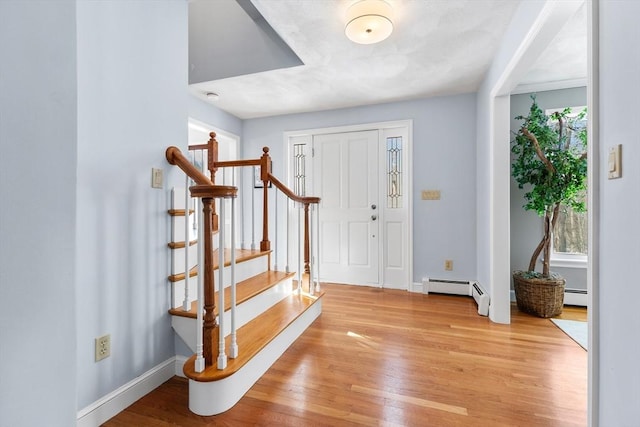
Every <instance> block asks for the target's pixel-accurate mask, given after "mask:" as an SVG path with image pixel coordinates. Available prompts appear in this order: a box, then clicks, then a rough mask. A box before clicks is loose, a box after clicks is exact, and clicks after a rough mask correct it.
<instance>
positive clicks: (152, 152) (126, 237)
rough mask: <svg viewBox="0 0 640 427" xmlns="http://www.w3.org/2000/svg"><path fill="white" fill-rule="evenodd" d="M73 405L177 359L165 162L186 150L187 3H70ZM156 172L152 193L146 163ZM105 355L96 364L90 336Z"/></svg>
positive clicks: (176, 176) (175, 174)
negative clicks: (74, 100) (74, 91)
mask: <svg viewBox="0 0 640 427" xmlns="http://www.w3.org/2000/svg"><path fill="white" fill-rule="evenodd" d="M77 20H78V171H77V173H78V188H77V195H78V197H77V209H76V216H77V227H76V235H77V242H76V244H77V249H78V250H77V258H76V265H77V272H76V278H77V279H76V280H77V283H78V286H77V294H76V298H77V301H78V309H77V330H78V340H77V376H78V379H79V381H78V387H77V390H78V409H82V408H84V407H86V406H87V405H89V404H91V403H93V402H95V401H96V400H97V399H99V398H101V397H103V396H104V395H106V394H107V393H109V392H111V391H114V390H115V389H116V388H118V387H119V386H122V385H123V384H125V383H127V382H128V381H131V380H133V379H134V378H136V377H137V376H139V375H141V374H142V373H144V372H146V371H148V370H149V369H151V368H152V367H154V366H156V365H158V364H159V363H161V362H164V361H165V360H167V359H169V358H171V357H173V356H174V354H175V353H174V340H173V331H172V330H171V324H170V319H169V315H168V313H167V309H168V307H169V306H170V303H169V301H170V288H169V284H168V282H167V276H168V275H169V251H168V250H167V242H168V241H169V240H168V239H169V219H168V216H167V213H166V211H167V209H168V207H169V189H170V187H171V185H172V184H178V183H182V182H183V181H182V176H183V175H182V174H181V172H179V170H178V169H177V168H175V167H173V166H170V165H169V164H168V163H167V161H166V160H165V157H164V152H165V149H166V147H168V146H170V145H176V146H178V147H180V148H182V149H183V150H185V149H186V146H187V111H188V110H187V100H188V92H187V65H186V64H187V45H188V43H187V2H185V1H183V0H163V1H154V0H147V1H136V2H121V1H101V2H84V1H81V2H78V4H77ZM152 167H157V168H162V169H164V176H165V185H164V189H162V190H158V189H152V188H151V186H150V183H151V168H152ZM107 333H109V334H111V343H112V344H111V346H112V353H111V357H109V358H107V359H104V360H103V361H101V362H97V363H96V362H94V347H93V346H94V338H95V337H97V336H100V335H102V334H107Z"/></svg>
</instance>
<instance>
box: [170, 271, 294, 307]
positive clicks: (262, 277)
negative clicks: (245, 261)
mask: <svg viewBox="0 0 640 427" xmlns="http://www.w3.org/2000/svg"><path fill="white" fill-rule="evenodd" d="M293 275H294V273H285V272H283V271H265V272H264V273H260V274H258V275H257V276H253V277H250V278H249V279H247V280H243V281H242V282H239V283H238V284H237V285H236V304H237V305H240V304H242V303H243V302H244V301H247V300H249V299H251V298H253V297H254V296H256V295H258V294H260V293H262V292H264V291H265V290H267V289H269V288H271V287H272V286H273V285H275V284H277V283H280V282H281V281H283V280H285V279H287V278H289V277H293ZM214 301H216V303H217V301H218V292H216V293H215V300H214ZM229 309H231V288H230V287H226V288H225V289H224V311H227V310H229ZM169 313H170V314H171V315H173V316H181V317H190V318H192V319H195V318H196V317H197V313H198V302H197V301H194V302H193V303H191V310H189V311H184V310H182V309H181V308H172V309H171V310H169ZM214 313H215V314H216V315H217V314H218V307H217V306H216V309H215V312H214Z"/></svg>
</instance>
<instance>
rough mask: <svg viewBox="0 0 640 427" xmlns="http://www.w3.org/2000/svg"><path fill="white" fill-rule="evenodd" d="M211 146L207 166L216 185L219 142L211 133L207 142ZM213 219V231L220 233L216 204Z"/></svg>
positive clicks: (208, 150)
mask: <svg viewBox="0 0 640 427" xmlns="http://www.w3.org/2000/svg"><path fill="white" fill-rule="evenodd" d="M207 145H208V146H209V147H208V148H207V164H208V167H209V174H210V175H211V182H213V183H214V184H215V183H216V172H217V171H218V167H217V166H216V165H217V163H218V140H217V139H216V133H215V132H211V133H209V141H208V142H207ZM211 218H212V221H213V231H218V226H219V222H220V221H219V219H218V214H217V213H216V204H215V203H214V204H213V206H212V212H211Z"/></svg>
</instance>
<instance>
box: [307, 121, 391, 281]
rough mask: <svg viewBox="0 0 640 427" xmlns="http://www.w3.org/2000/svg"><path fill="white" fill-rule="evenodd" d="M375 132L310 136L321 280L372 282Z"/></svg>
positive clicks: (375, 263)
mask: <svg viewBox="0 0 640 427" xmlns="http://www.w3.org/2000/svg"><path fill="white" fill-rule="evenodd" d="M378 147H379V131H377V130H371V131H361V132H344V133H336V134H324V135H314V137H313V150H314V155H313V192H312V194H314V195H317V196H320V198H321V203H320V230H319V233H320V256H319V262H320V272H321V273H320V274H321V280H322V281H323V282H337V283H351V284H359V285H378V284H379V282H380V278H379V274H380V273H379V250H380V249H379V248H380V242H379V239H380V235H379V227H380V226H379V224H380V201H379V200H378V199H379V197H380V192H379V182H380V175H379V164H380V162H379V159H378V152H379V149H378Z"/></svg>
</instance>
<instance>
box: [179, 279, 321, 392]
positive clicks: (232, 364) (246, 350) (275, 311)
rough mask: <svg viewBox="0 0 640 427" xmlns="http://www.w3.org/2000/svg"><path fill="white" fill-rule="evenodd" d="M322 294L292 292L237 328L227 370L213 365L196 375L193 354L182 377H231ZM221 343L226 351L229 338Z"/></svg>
mask: <svg viewBox="0 0 640 427" xmlns="http://www.w3.org/2000/svg"><path fill="white" fill-rule="evenodd" d="M323 295H324V292H322V293H320V294H319V295H308V294H298V293H297V292H294V293H292V294H291V295H290V296H288V297H286V298H284V299H283V300H282V301H280V302H279V303H277V304H275V305H274V306H273V307H271V308H270V309H269V310H267V311H265V312H264V313H262V314H260V315H259V316H257V317H255V318H254V319H253V320H251V321H250V322H248V323H247V324H246V325H244V326H243V327H241V328H239V329H238V331H237V342H238V348H239V356H238V357H237V358H235V359H231V358H230V359H228V362H227V367H226V368H225V369H224V370H219V369H218V368H217V364H216V363H214V364H213V365H211V366H208V367H206V368H205V370H204V371H202V372H196V371H195V360H196V355H193V356H191V357H190V358H189V359H188V360H187V362H185V364H184V368H183V371H184V374H185V375H186V376H187V378H190V379H192V380H195V381H201V382H208V381H218V380H221V379H223V378H227V377H229V376H230V375H233V374H234V373H236V372H237V371H239V370H240V368H242V367H243V366H244V365H245V364H246V363H247V362H249V361H250V360H251V359H252V358H253V357H254V356H255V355H256V354H258V353H259V352H260V350H262V349H263V348H264V347H265V346H266V345H267V344H269V343H270V342H271V341H272V340H273V339H274V338H276V337H277V336H278V335H279V334H280V333H281V332H282V331H284V330H285V329H286V328H287V326H289V325H290V324H291V323H292V322H293V321H295V320H296V319H297V318H298V317H299V316H300V315H302V314H303V313H304V312H305V311H306V310H307V309H308V308H309V307H311V306H312V305H313V304H314V303H315V302H316V301H317V300H319V299H320V298H322V296H323ZM225 342H226V348H227V349H228V348H229V346H230V343H231V337H230V336H227V337H226V339H225ZM216 351H217V349H216Z"/></svg>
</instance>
